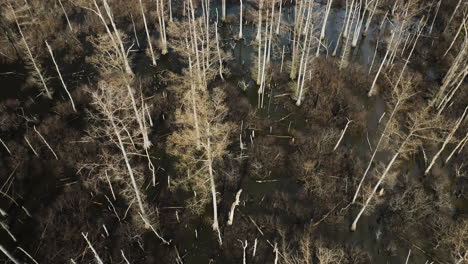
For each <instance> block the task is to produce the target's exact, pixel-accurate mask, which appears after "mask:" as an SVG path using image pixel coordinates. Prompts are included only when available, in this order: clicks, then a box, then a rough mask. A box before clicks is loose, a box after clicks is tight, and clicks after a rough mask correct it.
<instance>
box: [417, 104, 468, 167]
mask: <svg viewBox="0 0 468 264" xmlns="http://www.w3.org/2000/svg"><path fill="white" fill-rule="evenodd" d="M467 109H468V106H467V107H466V108H465V111H463V114H462V116H461V117H460V118H459V119H458V120H457V122H455V126H454V127H453V128H452V130H451V131H450V134H448V136H447V138H445V141H444V143H443V144H442V147H441V148H440V149H439V151H437V153H436V154H435V155H434V157H433V158H432V160H431V163H429V166H427V168H426V170H425V171H424V175H427V174H428V173H429V171H430V170H431V168H432V166H434V163H435V162H436V160H437V158H439V156H440V154H441V153H442V151H444V149H445V147H446V146H447V144H448V143H449V142H450V140H451V139H452V138H453V135H454V134H455V132H456V131H457V129H458V127H459V126H460V125H461V123H463V121H464V119H465V115H466V110H467Z"/></svg>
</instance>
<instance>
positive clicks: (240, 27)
mask: <svg viewBox="0 0 468 264" xmlns="http://www.w3.org/2000/svg"><path fill="white" fill-rule="evenodd" d="M242 9H244V8H243V5H242V0H240V21H239V39H242V38H243V36H242Z"/></svg>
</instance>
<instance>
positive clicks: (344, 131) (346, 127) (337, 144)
mask: <svg viewBox="0 0 468 264" xmlns="http://www.w3.org/2000/svg"><path fill="white" fill-rule="evenodd" d="M351 122H353V120H349V119H348V122H347V123H346V126H345V128H343V131H341V135H340V139H338V142H336V145H335V147H334V148H333V151H335V150H336V149H337V148H338V146H339V145H340V143H341V140H343V137H344V135H345V133H346V130H347V129H348V126H349V123H351Z"/></svg>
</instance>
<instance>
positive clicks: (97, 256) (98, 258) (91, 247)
mask: <svg viewBox="0 0 468 264" xmlns="http://www.w3.org/2000/svg"><path fill="white" fill-rule="evenodd" d="M81 235H82V236H83V237H84V239H85V240H86V243H88V246H89V248H90V249H91V251H92V252H93V254H94V258H95V259H96V262H97V263H98V264H104V262H102V260H101V258H100V257H99V255H98V253H97V252H96V250H95V249H94V247H93V245H92V244H91V242H89V240H88V234H86V235H85V234H84V233H83V232H81Z"/></svg>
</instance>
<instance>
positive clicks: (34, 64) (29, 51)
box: [11, 8, 52, 99]
mask: <svg viewBox="0 0 468 264" xmlns="http://www.w3.org/2000/svg"><path fill="white" fill-rule="evenodd" d="M11 11H12V14H13V16H14V17H15V21H16V26H17V27H18V31H19V33H20V35H21V38H22V39H23V43H24V46H25V47H26V51H27V52H28V56H29V59H30V60H31V63H32V64H33V67H34V69H35V70H36V73H37V75H38V76H39V79H40V80H41V83H42V85H43V86H44V90H45V93H46V96H47V97H48V98H49V99H52V93H51V92H50V91H49V89H48V88H47V84H46V82H45V79H44V77H43V76H42V73H41V71H40V70H39V67H38V65H37V64H36V61H35V60H34V56H33V55H32V53H31V49H30V48H29V45H28V42H27V41H26V38H25V37H24V34H23V31H22V30H21V27H20V24H19V22H18V19H17V18H16V14H15V10H13V8H12V10H11Z"/></svg>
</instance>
